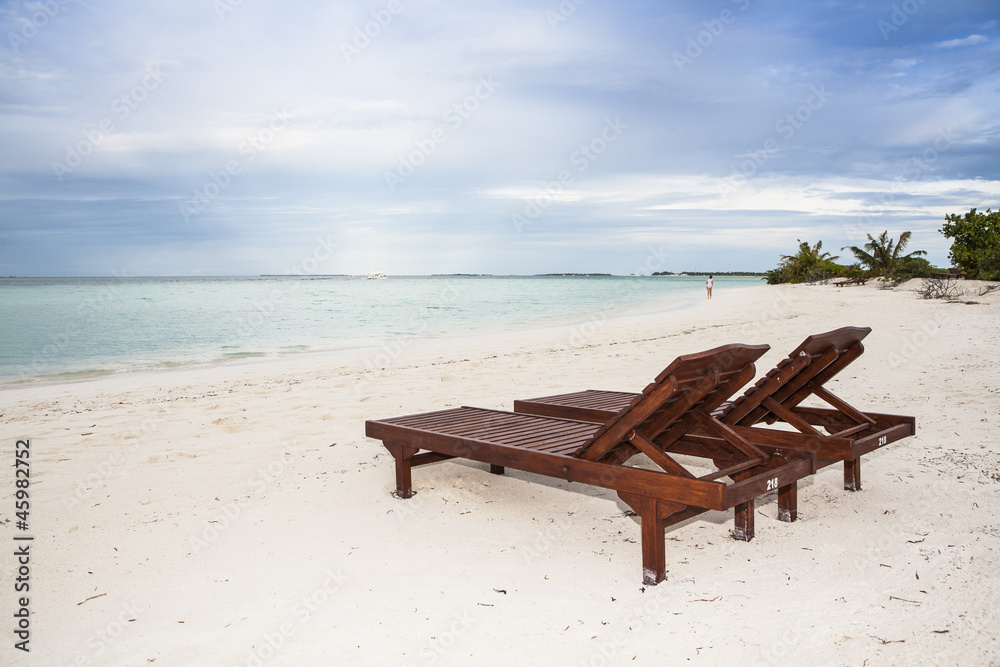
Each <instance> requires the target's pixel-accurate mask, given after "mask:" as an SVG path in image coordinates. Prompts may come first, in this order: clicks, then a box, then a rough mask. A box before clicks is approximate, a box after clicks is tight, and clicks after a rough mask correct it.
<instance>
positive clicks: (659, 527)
mask: <svg viewBox="0 0 1000 667" xmlns="http://www.w3.org/2000/svg"><path fill="white" fill-rule="evenodd" d="M657 505H658V503H657V501H656V500H655V499H653V498H643V499H642V504H641V510H640V512H639V518H640V520H641V521H642V526H641V528H642V583H643V584H645V585H647V586H655V585H656V584H658V583H660V582H661V581H663V580H664V579H666V578H667V545H666V541H665V540H666V535H665V534H664V530H663V520H662V519H661V518H660V515H661V514H662V512H661V511H660V508H659V507H658V506H657Z"/></svg>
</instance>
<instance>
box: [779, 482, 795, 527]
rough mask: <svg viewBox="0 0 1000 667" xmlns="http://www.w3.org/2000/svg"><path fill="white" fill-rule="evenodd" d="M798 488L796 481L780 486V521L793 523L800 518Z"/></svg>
mask: <svg viewBox="0 0 1000 667" xmlns="http://www.w3.org/2000/svg"><path fill="white" fill-rule="evenodd" d="M798 489H799V487H798V484H796V483H795V482H792V483H791V484H789V485H788V486H782V487H779V488H778V521H787V522H789V523H791V522H792V521H795V520H796V519H798V518H799V490H798Z"/></svg>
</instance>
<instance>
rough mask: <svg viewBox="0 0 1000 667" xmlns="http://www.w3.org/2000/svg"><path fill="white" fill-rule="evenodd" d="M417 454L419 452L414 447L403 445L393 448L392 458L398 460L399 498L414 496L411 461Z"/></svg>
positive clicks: (397, 481)
mask: <svg viewBox="0 0 1000 667" xmlns="http://www.w3.org/2000/svg"><path fill="white" fill-rule="evenodd" d="M416 453H417V450H416V449H414V448H413V447H403V446H402V445H393V446H392V457H393V458H394V459H395V460H396V496H397V497H399V498H410V497H412V496H413V478H412V475H411V474H410V471H411V470H412V466H411V465H410V459H411V458H413V455H414V454H416Z"/></svg>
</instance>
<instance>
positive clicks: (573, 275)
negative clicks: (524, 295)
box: [535, 273, 611, 278]
mask: <svg viewBox="0 0 1000 667" xmlns="http://www.w3.org/2000/svg"><path fill="white" fill-rule="evenodd" d="M593 276H599V277H604V278H610V277H611V274H610V273H536V274H535V277H536V278H560V277H567V278H590V277H593Z"/></svg>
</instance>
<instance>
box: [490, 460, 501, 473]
mask: <svg viewBox="0 0 1000 667" xmlns="http://www.w3.org/2000/svg"><path fill="white" fill-rule="evenodd" d="M490 472H491V473H493V474H494V475H502V474H503V473H504V467H503V466H498V465H493V464H492V463H491V464H490Z"/></svg>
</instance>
